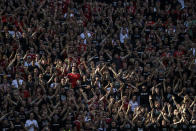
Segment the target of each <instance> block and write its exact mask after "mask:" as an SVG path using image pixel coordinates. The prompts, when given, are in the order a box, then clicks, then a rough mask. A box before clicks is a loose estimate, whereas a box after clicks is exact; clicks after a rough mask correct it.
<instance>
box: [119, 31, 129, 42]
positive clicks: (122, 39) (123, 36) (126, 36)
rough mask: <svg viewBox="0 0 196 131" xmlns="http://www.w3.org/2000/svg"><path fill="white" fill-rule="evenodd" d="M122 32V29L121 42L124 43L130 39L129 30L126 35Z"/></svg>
mask: <svg viewBox="0 0 196 131" xmlns="http://www.w3.org/2000/svg"><path fill="white" fill-rule="evenodd" d="M122 31H123V29H121V32H120V42H121V43H124V42H125V39H128V38H129V36H128V29H126V33H125V34H123V33H122Z"/></svg>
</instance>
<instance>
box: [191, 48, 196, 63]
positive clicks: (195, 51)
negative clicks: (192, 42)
mask: <svg viewBox="0 0 196 131" xmlns="http://www.w3.org/2000/svg"><path fill="white" fill-rule="evenodd" d="M191 51H192V52H193V56H195V55H196V49H195V48H191ZM195 64H196V59H195Z"/></svg>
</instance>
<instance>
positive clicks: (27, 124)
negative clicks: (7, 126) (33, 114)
mask: <svg viewBox="0 0 196 131" xmlns="http://www.w3.org/2000/svg"><path fill="white" fill-rule="evenodd" d="M32 124H33V125H34V126H35V127H37V128H38V124H37V121H36V120H27V121H26V123H25V127H27V128H28V127H30V126H31V125H32ZM34 126H32V127H31V128H29V129H28V131H34Z"/></svg>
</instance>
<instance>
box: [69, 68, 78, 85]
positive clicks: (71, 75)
mask: <svg viewBox="0 0 196 131" xmlns="http://www.w3.org/2000/svg"><path fill="white" fill-rule="evenodd" d="M67 76H68V78H69V80H70V83H71V87H72V88H75V87H76V85H77V81H78V80H80V74H79V73H77V72H76V67H75V66H73V67H72V72H71V73H68V74H67Z"/></svg>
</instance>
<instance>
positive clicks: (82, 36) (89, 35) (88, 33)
mask: <svg viewBox="0 0 196 131" xmlns="http://www.w3.org/2000/svg"><path fill="white" fill-rule="evenodd" d="M80 37H81V38H82V39H84V44H86V36H85V34H84V33H82V34H80ZM87 37H88V38H90V37H91V33H90V32H87Z"/></svg>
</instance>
